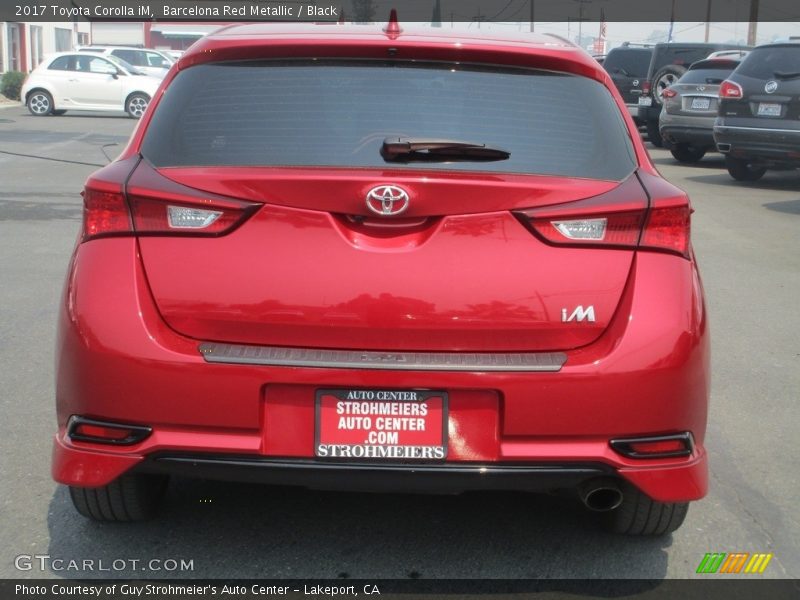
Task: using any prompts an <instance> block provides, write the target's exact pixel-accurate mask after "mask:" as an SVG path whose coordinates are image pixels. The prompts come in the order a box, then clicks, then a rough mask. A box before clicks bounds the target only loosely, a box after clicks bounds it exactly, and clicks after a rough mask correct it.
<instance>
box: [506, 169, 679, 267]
mask: <svg viewBox="0 0 800 600" xmlns="http://www.w3.org/2000/svg"><path fill="white" fill-rule="evenodd" d="M691 213H692V209H691V207H690V206H689V202H688V200H687V198H686V197H685V196H676V197H666V198H655V199H653V200H652V201H651V202H650V207H649V208H648V201H647V200H646V197H644V196H642V189H641V187H640V186H639V185H638V182H637V181H636V178H633V179H632V180H628V181H625V182H623V183H622V184H621V185H620V186H619V187H617V188H615V189H614V190H612V191H611V192H609V193H607V194H603V195H600V196H595V197H593V198H588V199H587V200H579V201H576V202H568V203H565V204H563V205H560V206H559V205H555V206H548V207H543V208H537V209H529V210H525V211H519V212H516V213H515V214H516V216H517V218H518V219H519V220H520V221H521V222H522V224H523V225H525V226H526V227H527V228H528V229H529V230H531V231H532V232H533V233H534V234H535V235H536V236H537V237H539V238H540V239H542V240H543V241H545V242H547V243H549V244H553V245H558V246H576V247H577V246H590V247H600V248H603V247H606V248H639V249H647V250H658V251H662V252H672V253H675V254H680V255H681V256H683V257H686V258H688V256H689V251H690V233H691Z"/></svg>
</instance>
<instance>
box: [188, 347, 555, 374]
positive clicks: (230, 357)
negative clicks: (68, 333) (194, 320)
mask: <svg viewBox="0 0 800 600" xmlns="http://www.w3.org/2000/svg"><path fill="white" fill-rule="evenodd" d="M198 350H199V351H200V354H201V355H202V356H203V359H204V360H205V361H206V362H209V363H227V364H239V365H263V366H273V367H309V368H318V369H380V370H386V371H513V372H543V371H544V372H547V371H551V372H555V371H560V370H561V367H562V366H563V365H564V363H565V362H566V361H567V355H566V354H564V353H563V352H491V353H488V352H378V351H374V350H365V351H360V350H320V349H315V348H283V347H279V346H250V345H245V344H222V343H217V342H203V343H201V344H200V345H199V346H198Z"/></svg>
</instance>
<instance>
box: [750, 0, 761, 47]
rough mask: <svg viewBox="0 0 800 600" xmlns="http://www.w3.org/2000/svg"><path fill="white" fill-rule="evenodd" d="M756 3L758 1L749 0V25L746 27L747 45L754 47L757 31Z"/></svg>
mask: <svg viewBox="0 0 800 600" xmlns="http://www.w3.org/2000/svg"><path fill="white" fill-rule="evenodd" d="M758 2H759V0H750V24H749V26H748V27H747V45H748V46H755V45H756V39H757V37H758V36H757V35H756V33H757V30H758Z"/></svg>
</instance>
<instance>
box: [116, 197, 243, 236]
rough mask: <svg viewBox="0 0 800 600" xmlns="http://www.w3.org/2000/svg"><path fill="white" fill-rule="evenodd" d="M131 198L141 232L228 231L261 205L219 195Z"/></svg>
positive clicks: (134, 215)
mask: <svg viewBox="0 0 800 600" xmlns="http://www.w3.org/2000/svg"><path fill="white" fill-rule="evenodd" d="M130 201H131V212H132V213H133V225H134V229H135V230H136V233H137V234H170V235H204V236H218V235H224V234H226V233H230V232H231V231H233V229H235V228H236V227H237V226H238V225H240V224H241V223H242V222H243V221H244V220H245V219H246V218H247V217H248V216H250V215H251V214H252V212H253V210H254V209H255V208H257V207H258V205H257V204H254V203H252V202H242V201H239V200H218V199H215V200H214V201H199V202H198V203H197V204H189V203H178V202H174V201H170V200H161V199H155V198H144V197H140V196H131V198H130Z"/></svg>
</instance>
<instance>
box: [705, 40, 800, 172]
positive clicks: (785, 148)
mask: <svg viewBox="0 0 800 600" xmlns="http://www.w3.org/2000/svg"><path fill="white" fill-rule="evenodd" d="M714 141H715V142H716V144H717V149H718V150H719V151H720V152H722V153H723V154H725V165H726V166H727V168H728V173H730V174H731V177H733V178H734V179H737V180H739V181H755V180H757V179H759V178H761V177H762V176H763V175H764V173H765V172H766V171H767V169H785V168H795V167H800V40H798V41H791V42H787V43H781V44H767V45H764V46H759V47H757V48H756V49H755V50H753V51H752V52H751V53H750V54H749V55H748V56H747V57H746V58H745V59H744V60H743V61H742V63H741V64H740V65H739V67H738V68H737V69H736V70H735V71H734V72H733V73H732V74H731V76H730V77H729V78H728V79H727V80H726V81H724V82H723V83H722V85H721V86H720V90H719V114H718V116H717V120H716V122H715V124H714Z"/></svg>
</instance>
